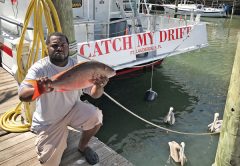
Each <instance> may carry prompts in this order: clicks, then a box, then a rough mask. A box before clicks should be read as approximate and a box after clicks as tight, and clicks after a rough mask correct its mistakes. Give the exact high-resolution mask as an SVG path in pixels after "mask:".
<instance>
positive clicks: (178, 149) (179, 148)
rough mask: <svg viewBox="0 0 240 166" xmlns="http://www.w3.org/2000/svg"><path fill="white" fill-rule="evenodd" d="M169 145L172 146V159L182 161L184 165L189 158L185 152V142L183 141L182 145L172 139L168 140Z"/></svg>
mask: <svg viewBox="0 0 240 166" xmlns="http://www.w3.org/2000/svg"><path fill="white" fill-rule="evenodd" d="M168 145H169V147H170V156H171V157H172V159H173V160H174V161H175V162H177V163H181V166H183V165H184V164H185V163H186V162H187V158H186V156H185V154H184V148H185V143H184V142H181V145H179V144H178V143H177V142H175V141H172V142H168Z"/></svg>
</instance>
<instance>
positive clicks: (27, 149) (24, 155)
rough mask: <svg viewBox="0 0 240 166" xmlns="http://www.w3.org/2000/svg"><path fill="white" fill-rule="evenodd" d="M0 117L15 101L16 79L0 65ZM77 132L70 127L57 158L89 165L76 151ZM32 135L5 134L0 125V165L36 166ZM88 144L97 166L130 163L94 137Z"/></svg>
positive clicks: (16, 101)
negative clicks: (95, 157) (97, 161)
mask: <svg viewBox="0 0 240 166" xmlns="http://www.w3.org/2000/svg"><path fill="white" fill-rule="evenodd" d="M0 78H1V79H0V116H1V115H2V114H3V113H4V112H6V111H8V110H9V109H11V108H14V107H16V105H17V104H18V103H19V100H18V96H17V82H16V81H15V80H14V78H13V76H12V75H10V74H9V73H8V72H6V71H5V70H4V69H3V68H0ZM80 136H81V132H79V131H75V130H72V129H70V132H69V136H68V148H67V149H66V150H65V152H64V154H63V158H62V161H61V164H60V165H62V166H65V165H69V166H71V165H74V166H76V165H80V166H86V165H89V164H88V163H87V162H86V161H85V159H84V157H83V156H81V154H80V153H79V152H78V151H77V145H78V142H79V138H80ZM35 137H36V135H35V134H33V133H31V132H25V133H8V132H6V131H4V130H2V129H1V128H0V165H1V166H2V165H4V166H14V165H21V166H29V165H31V166H37V165H40V163H39V161H38V160H37V155H36V152H35V146H34V141H35ZM90 146H91V147H92V148H93V149H94V150H96V152H97V153H98V155H99V158H100V163H99V164H98V165H103V166H110V165H121V166H132V165H133V164H132V163H130V162H129V161H127V160H126V159H125V158H123V157H122V156H121V155H119V154H117V153H116V152H115V151H113V150H112V149H111V148H109V147H107V146H106V145H105V144H104V143H102V142H101V141H100V140H98V139H97V138H96V137H94V138H92V139H91V142H90Z"/></svg>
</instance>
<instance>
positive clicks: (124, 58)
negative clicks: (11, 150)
mask: <svg viewBox="0 0 240 166" xmlns="http://www.w3.org/2000/svg"><path fill="white" fill-rule="evenodd" d="M72 3H73V4H72V12H73V20H74V29H75V40H76V42H74V43H71V44H70V49H71V51H73V52H74V50H77V55H76V57H77V58H78V60H79V61H83V60H87V59H94V60H97V61H100V62H102V63H105V64H107V65H109V66H111V67H113V68H114V69H115V70H116V71H117V75H121V74H125V73H128V72H132V71H135V70H138V69H140V68H143V67H146V66H148V65H149V66H151V65H153V64H154V63H160V62H161V61H162V60H163V59H164V58H166V57H169V56H172V55H177V54H181V53H185V52H188V51H192V50H196V49H199V48H202V47H206V46H207V45H208V43H207V32H206V24H205V23H202V22H200V21H199V20H200V19H192V20H184V19H177V18H172V17H170V16H166V15H151V14H144V13H139V12H138V11H139V10H138V9H139V7H140V5H139V4H140V1H138V0H137V1H133V0H131V1H122V0H96V1H95V0H88V1H86V0H73V1H72ZM28 5H29V0H16V1H14V2H13V1H10V0H0V23H1V24H0V31H1V33H0V49H1V63H2V66H3V68H5V69H6V70H7V71H9V72H10V73H11V74H13V75H14V74H15V73H16V71H17V69H18V66H17V57H16V54H17V50H16V49H17V45H18V42H19V38H20V34H21V27H22V25H23V23H24V18H25V14H26V6H28ZM128 7H130V8H131V11H132V15H128V17H127V16H126V12H125V11H126V9H127V8H128ZM128 12H129V11H128ZM44 24H45V21H44V20H43V27H46V26H44ZM33 27H34V20H33V18H30V20H29V24H28V30H27V32H26V35H25V41H24V48H23V51H22V57H23V58H22V62H21V63H22V64H23V65H26V64H27V62H26V61H27V60H26V59H27V57H28V55H29V51H30V49H29V46H30V45H31V42H32V41H33ZM43 31H44V35H45V37H46V35H47V31H48V30H47V29H46V28H45V29H44V30H43ZM39 52H41V48H40V51H39ZM39 57H40V56H39Z"/></svg>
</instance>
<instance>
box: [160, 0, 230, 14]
mask: <svg viewBox="0 0 240 166" xmlns="http://www.w3.org/2000/svg"><path fill="white" fill-rule="evenodd" d="M162 6H163V7H164V10H165V12H166V13H174V12H175V9H176V8H177V14H180V15H191V13H193V14H194V15H197V14H201V16H202V17H226V16H227V15H226V11H225V8H224V5H219V6H215V7H214V6H213V5H212V6H211V7H207V6H205V5H204V4H202V3H194V2H192V1H186V0H184V2H183V3H182V1H181V3H180V4H178V5H177V6H176V5H175V4H163V5H162Z"/></svg>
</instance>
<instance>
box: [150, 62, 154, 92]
mask: <svg viewBox="0 0 240 166" xmlns="http://www.w3.org/2000/svg"><path fill="white" fill-rule="evenodd" d="M153 67H154V65H152V74H151V90H152V84H153Z"/></svg>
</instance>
